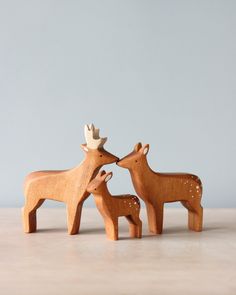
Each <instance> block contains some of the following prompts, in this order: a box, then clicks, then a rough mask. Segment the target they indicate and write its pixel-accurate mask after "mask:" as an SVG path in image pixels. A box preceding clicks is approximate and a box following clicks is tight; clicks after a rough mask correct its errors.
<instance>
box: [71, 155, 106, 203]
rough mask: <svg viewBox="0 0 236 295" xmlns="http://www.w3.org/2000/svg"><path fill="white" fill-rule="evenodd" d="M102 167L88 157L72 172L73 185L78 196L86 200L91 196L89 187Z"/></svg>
mask: <svg viewBox="0 0 236 295" xmlns="http://www.w3.org/2000/svg"><path fill="white" fill-rule="evenodd" d="M100 168H101V166H100V165H99V166H98V165H97V164H96V163H94V161H93V160H91V159H89V158H88V157H86V158H85V159H84V161H83V162H82V163H81V164H80V165H79V166H77V167H75V168H74V169H72V170H70V174H71V175H72V178H73V183H74V184H75V186H76V192H77V195H78V196H80V198H82V199H85V198H87V197H88V196H89V193H88V192H87V186H88V184H89V182H90V181H91V180H92V179H93V178H94V177H95V176H96V175H97V173H98V171H99V169H100Z"/></svg>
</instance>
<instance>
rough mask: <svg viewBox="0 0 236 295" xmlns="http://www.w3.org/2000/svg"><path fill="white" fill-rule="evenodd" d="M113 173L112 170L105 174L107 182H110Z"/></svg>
mask: <svg viewBox="0 0 236 295" xmlns="http://www.w3.org/2000/svg"><path fill="white" fill-rule="evenodd" d="M112 175H113V173H112V172H108V173H107V174H106V176H105V182H108V181H109V180H110V179H111V178H112Z"/></svg>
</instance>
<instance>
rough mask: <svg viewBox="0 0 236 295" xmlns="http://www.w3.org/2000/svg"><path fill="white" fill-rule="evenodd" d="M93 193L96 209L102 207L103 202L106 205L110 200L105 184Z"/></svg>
mask: <svg viewBox="0 0 236 295" xmlns="http://www.w3.org/2000/svg"><path fill="white" fill-rule="evenodd" d="M93 195H94V198H95V203H96V205H97V207H98V209H100V208H103V207H104V205H105V204H106V205H107V204H108V203H110V202H111V194H110V192H109V190H108V188H107V186H106V185H104V186H103V187H102V190H101V191H100V192H98V193H95V194H93Z"/></svg>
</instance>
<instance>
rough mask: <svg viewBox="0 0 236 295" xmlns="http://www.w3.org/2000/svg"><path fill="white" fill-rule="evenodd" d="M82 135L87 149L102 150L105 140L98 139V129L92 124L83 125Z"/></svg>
mask: <svg viewBox="0 0 236 295" xmlns="http://www.w3.org/2000/svg"><path fill="white" fill-rule="evenodd" d="M84 135H85V139H86V142H87V147H88V148H91V149H98V148H102V147H103V145H104V143H105V142H106V141H107V138H100V136H99V129H98V128H95V126H94V125H93V124H90V125H85V128H84Z"/></svg>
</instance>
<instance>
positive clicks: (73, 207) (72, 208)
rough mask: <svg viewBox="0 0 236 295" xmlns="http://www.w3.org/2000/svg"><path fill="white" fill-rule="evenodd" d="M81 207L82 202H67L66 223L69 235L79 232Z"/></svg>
mask: <svg viewBox="0 0 236 295" xmlns="http://www.w3.org/2000/svg"><path fill="white" fill-rule="evenodd" d="M82 207H83V202H81V203H79V204H76V203H68V204H67V225H68V233H69V234H70V235H76V234H78V232H79V228H80V220H81V213H82Z"/></svg>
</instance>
